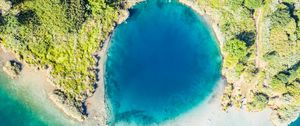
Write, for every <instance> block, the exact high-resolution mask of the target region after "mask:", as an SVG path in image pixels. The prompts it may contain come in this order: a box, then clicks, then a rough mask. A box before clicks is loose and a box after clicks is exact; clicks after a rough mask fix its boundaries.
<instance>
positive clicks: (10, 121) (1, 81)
mask: <svg viewBox="0 0 300 126" xmlns="http://www.w3.org/2000/svg"><path fill="white" fill-rule="evenodd" d="M27 83H30V84H27ZM34 83H35V82H34ZM34 83H33V82H32V81H29V80H26V81H20V82H17V81H12V80H11V79H9V78H8V77H7V76H6V75H5V74H4V73H3V72H2V71H0V125H1V126H58V125H73V124H72V123H70V122H71V121H70V122H69V120H68V119H67V118H65V117H64V116H63V114H62V113H61V111H58V110H57V108H55V107H54V106H52V104H50V103H49V101H48V100H47V99H46V98H45V97H44V94H42V92H40V90H39V89H38V88H36V86H35V85H34ZM31 84H33V85H31ZM36 89H37V90H39V91H37V90H36Z"/></svg>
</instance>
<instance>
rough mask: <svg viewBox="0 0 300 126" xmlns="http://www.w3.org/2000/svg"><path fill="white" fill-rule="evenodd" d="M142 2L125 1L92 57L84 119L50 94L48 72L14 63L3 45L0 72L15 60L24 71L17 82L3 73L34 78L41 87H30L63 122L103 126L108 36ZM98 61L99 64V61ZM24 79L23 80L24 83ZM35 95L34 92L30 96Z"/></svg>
mask: <svg viewBox="0 0 300 126" xmlns="http://www.w3.org/2000/svg"><path fill="white" fill-rule="evenodd" d="M142 1H144V0H129V1H128V2H127V3H126V5H127V7H126V8H125V9H122V10H120V13H119V20H118V21H117V22H116V25H115V26H114V27H113V28H112V29H111V33H110V34H109V36H108V37H107V39H106V41H105V42H104V43H103V47H99V50H98V51H97V52H95V53H94V55H95V56H97V57H99V59H98V60H96V61H97V65H96V66H95V68H96V69H98V70H99V71H98V73H96V76H97V78H99V80H98V81H97V82H96V87H97V88H96V89H95V92H94V93H93V95H92V96H91V97H88V98H87V99H86V102H85V103H84V104H85V105H86V109H87V113H88V116H87V117H84V116H83V115H82V113H80V112H78V111H76V110H75V109H76V108H75V107H74V106H68V105H66V104H64V103H63V100H62V99H60V98H59V97H58V96H56V94H55V93H54V91H55V89H57V87H56V85H55V84H54V83H53V82H52V81H51V79H52V78H51V76H50V71H49V69H47V70H45V69H38V68H37V67H35V66H32V65H28V64H27V63H25V62H22V61H21V60H19V59H18V57H17V55H16V54H15V53H14V52H11V51H10V50H7V49H6V48H5V47H4V46H3V45H1V44H0V66H1V69H2V70H3V69H5V68H4V64H5V63H6V62H8V61H10V60H17V61H20V62H21V63H22V65H23V66H24V69H23V70H22V71H21V73H20V75H19V76H18V77H17V78H14V77H13V75H12V74H10V73H8V72H7V71H4V73H5V74H7V75H8V76H9V77H10V78H11V79H12V80H14V81H20V80H26V79H27V80H29V81H31V80H34V79H32V77H33V76H38V77H39V79H40V81H41V82H42V83H34V84H36V85H35V86H37V87H39V88H40V90H42V92H43V93H45V94H46V99H47V101H49V103H50V104H52V105H54V106H55V108H57V109H58V110H59V111H61V112H62V113H63V115H64V116H66V118H68V119H70V120H71V121H74V122H77V123H78V124H80V125H101V126H102V125H106V121H107V106H106V103H105V91H104V79H103V77H104V70H105V66H104V65H105V62H106V55H107V50H108V47H109V44H110V39H111V36H112V34H113V32H114V30H115V28H116V27H117V26H118V25H119V24H121V23H123V22H124V21H125V20H126V19H127V18H128V17H129V11H128V9H130V8H131V7H132V6H134V5H136V4H137V3H139V2H142ZM100 58H101V60H100ZM25 78H26V79H25ZM33 93H36V92H33Z"/></svg>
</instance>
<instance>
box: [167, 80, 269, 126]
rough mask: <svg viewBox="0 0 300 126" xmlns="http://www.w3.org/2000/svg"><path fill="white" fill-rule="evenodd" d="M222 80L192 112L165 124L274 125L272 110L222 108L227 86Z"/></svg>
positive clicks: (211, 125)
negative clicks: (256, 110) (249, 110)
mask: <svg viewBox="0 0 300 126" xmlns="http://www.w3.org/2000/svg"><path fill="white" fill-rule="evenodd" d="M225 83H226V82H224V80H221V81H220V82H219V84H218V85H217V87H215V90H214V92H213V93H212V94H211V95H210V96H209V97H208V98H207V99H206V100H205V101H204V102H203V103H202V104H201V105H199V106H198V107H196V108H194V109H193V110H191V111H190V112H187V113H186V114H183V115H181V116H180V117H177V118H176V119H174V120H170V121H167V122H165V123H164V126H273V124H272V122H271V120H270V115H271V110H264V111H262V112H248V111H247V110H245V109H238V108H230V109H229V110H228V111H227V112H225V111H223V110H222V107H221V97H222V93H223V90H224V86H225Z"/></svg>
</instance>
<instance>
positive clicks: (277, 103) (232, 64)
mask: <svg viewBox="0 0 300 126" xmlns="http://www.w3.org/2000/svg"><path fill="white" fill-rule="evenodd" d="M194 2H197V3H198V5H199V6H200V8H202V9H203V11H204V12H205V13H207V14H208V15H210V16H213V17H214V19H215V21H216V23H217V24H218V26H219V27H220V30H221V32H222V33H223V36H224V37H225V40H226V41H225V43H224V44H223V45H224V46H223V47H222V48H221V50H222V54H223V57H224V61H223V69H222V73H223V75H224V76H225V77H226V79H227V82H228V85H227V87H226V89H225V93H224V95H223V102H222V105H223V107H224V110H227V108H228V107H229V106H236V107H238V108H241V107H246V108H247V109H248V110H249V111H261V110H263V109H264V108H271V109H272V110H274V111H273V113H272V118H273V121H274V123H276V124H287V123H289V122H290V121H292V120H293V119H295V118H296V117H297V116H298V114H299V113H298V112H299V106H300V24H299V19H300V2H299V1H298V0H209V1H202V0H198V1H194ZM291 119H292V120H291Z"/></svg>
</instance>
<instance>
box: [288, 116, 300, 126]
mask: <svg viewBox="0 0 300 126" xmlns="http://www.w3.org/2000/svg"><path fill="white" fill-rule="evenodd" d="M289 126H300V117H298V119H297V120H295V121H294V122H292V123H291V124H290V125H289Z"/></svg>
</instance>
